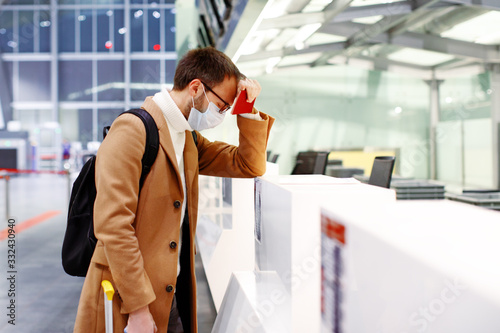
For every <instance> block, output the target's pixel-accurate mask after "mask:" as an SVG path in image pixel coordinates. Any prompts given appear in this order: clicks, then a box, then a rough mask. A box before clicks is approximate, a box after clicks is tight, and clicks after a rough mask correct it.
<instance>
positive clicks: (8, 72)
mask: <svg viewBox="0 0 500 333" xmlns="http://www.w3.org/2000/svg"><path fill="white" fill-rule="evenodd" d="M1 66H3V74H4V75H5V77H7V78H8V80H6V84H7V89H5V90H6V91H7V94H8V95H7V96H8V97H7V101H9V102H10V101H12V99H13V97H12V67H13V63H12V61H2V64H1ZM4 102H5V101H4ZM3 112H4V116H5V115H7V114H10V113H11V111H10V110H6V109H4V110H3Z"/></svg>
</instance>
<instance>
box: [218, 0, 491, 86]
mask: <svg viewBox="0 0 500 333" xmlns="http://www.w3.org/2000/svg"><path fill="white" fill-rule="evenodd" d="M259 3H260V4H261V6H260V7H259V6H258V4H259ZM248 6H249V7H250V8H253V9H254V10H253V12H251V14H246V12H247V11H245V12H244V13H243V15H242V18H241V19H240V21H242V22H246V24H247V25H249V24H250V28H246V29H239V32H238V33H236V35H235V36H233V37H232V39H233V38H234V39H235V40H237V41H239V42H238V44H237V45H238V46H237V47H236V48H233V49H232V50H228V49H226V53H228V54H229V55H230V56H231V57H232V58H233V60H234V61H235V62H236V63H237V65H238V67H239V68H240V69H241V70H242V71H244V72H245V73H246V74H247V75H261V74H264V73H268V74H269V73H272V72H273V71H279V70H281V69H284V68H286V69H287V70H290V69H293V67H294V66H297V67H298V68H304V66H312V67H316V66H331V65H335V64H349V65H352V66H362V67H363V68H370V69H379V70H393V69H395V70H397V71H398V72H405V71H406V73H407V74H409V75H417V76H419V77H423V78H426V77H429V78H431V77H436V76H439V77H441V76H442V77H446V76H447V75H448V74H449V75H452V74H453V73H466V72H467V71H469V72H470V73H474V72H477V71H484V70H485V68H487V66H488V65H489V64H498V63H500V0H270V1H267V2H263V1H262V0H249V1H248V5H247V7H248ZM252 6H253V7H252ZM255 8H260V9H259V11H258V12H257V14H256V10H255ZM245 15H253V16H252V17H247V18H246V20H245ZM249 22H250V23H249ZM235 31H238V30H235ZM234 45H236V43H234ZM457 69H461V70H459V71H457Z"/></svg>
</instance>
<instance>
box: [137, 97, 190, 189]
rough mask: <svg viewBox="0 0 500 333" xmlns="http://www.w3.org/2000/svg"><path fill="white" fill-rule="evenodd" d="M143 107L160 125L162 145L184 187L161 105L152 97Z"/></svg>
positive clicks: (158, 125) (178, 179) (147, 99)
mask: <svg viewBox="0 0 500 333" xmlns="http://www.w3.org/2000/svg"><path fill="white" fill-rule="evenodd" d="M142 108H143V109H145V110H146V111H148V112H149V113H150V114H151V115H152V116H153V119H154V120H155V122H156V126H157V127H158V133H159V136H160V147H161V149H162V150H163V151H164V152H165V154H166V155H167V157H168V159H169V160H170V164H171V165H172V166H173V167H174V169H175V174H176V175H177V181H178V182H179V185H180V186H181V187H182V185H181V184H182V180H181V175H180V172H179V166H178V165H177V158H176V157H175V150H174V144H173V143H172V137H171V136H170V131H169V130H168V126H167V121H166V119H165V117H164V116H163V112H162V111H161V109H160V107H159V106H158V105H157V104H156V103H155V102H154V101H153V98H152V97H148V98H146V100H145V101H144V104H143V105H142Z"/></svg>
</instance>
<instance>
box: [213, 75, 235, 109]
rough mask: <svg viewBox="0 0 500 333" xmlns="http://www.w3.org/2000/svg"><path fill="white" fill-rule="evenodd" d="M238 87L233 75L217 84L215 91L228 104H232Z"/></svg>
mask: <svg viewBox="0 0 500 333" xmlns="http://www.w3.org/2000/svg"><path fill="white" fill-rule="evenodd" d="M237 89H238V80H237V79H236V78H235V77H234V76H233V77H230V78H228V77H226V78H225V79H224V81H222V83H220V84H219V85H217V93H218V94H219V91H220V95H221V97H222V98H223V99H224V100H225V101H226V102H227V103H229V104H232V103H233V101H234V99H235V98H236V92H237Z"/></svg>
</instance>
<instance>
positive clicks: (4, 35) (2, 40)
mask: <svg viewBox="0 0 500 333" xmlns="http://www.w3.org/2000/svg"><path fill="white" fill-rule="evenodd" d="M13 46H14V31H13V30H12V12H11V11H0V51H1V52H3V53H11V52H12V51H13Z"/></svg>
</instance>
